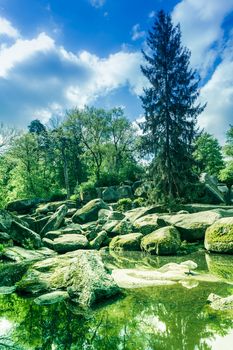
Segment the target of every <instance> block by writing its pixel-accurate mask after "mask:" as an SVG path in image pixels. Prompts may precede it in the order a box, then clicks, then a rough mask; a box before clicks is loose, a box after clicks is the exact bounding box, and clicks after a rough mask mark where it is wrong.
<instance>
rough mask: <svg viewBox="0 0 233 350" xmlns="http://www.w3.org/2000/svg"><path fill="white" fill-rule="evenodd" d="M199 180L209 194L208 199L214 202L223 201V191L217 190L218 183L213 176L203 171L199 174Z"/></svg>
mask: <svg viewBox="0 0 233 350" xmlns="http://www.w3.org/2000/svg"><path fill="white" fill-rule="evenodd" d="M200 182H201V183H203V184H204V185H205V188H206V190H207V192H208V194H209V196H208V197H209V200H210V199H211V200H212V202H213V203H214V204H215V203H224V202H225V196H224V193H223V192H222V191H220V190H219V188H218V183H217V181H216V180H215V178H214V177H213V176H210V175H208V174H207V173H203V174H201V177H200Z"/></svg>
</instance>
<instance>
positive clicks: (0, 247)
mask: <svg viewBox="0 0 233 350" xmlns="http://www.w3.org/2000/svg"><path fill="white" fill-rule="evenodd" d="M4 249H5V247H4V245H3V244H1V243H0V253H2V252H3V251H4Z"/></svg>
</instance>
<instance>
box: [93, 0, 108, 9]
mask: <svg viewBox="0 0 233 350" xmlns="http://www.w3.org/2000/svg"><path fill="white" fill-rule="evenodd" d="M89 1H90V3H91V5H92V6H93V7H96V8H99V7H102V6H103V5H104V4H105V1H106V0H89Z"/></svg>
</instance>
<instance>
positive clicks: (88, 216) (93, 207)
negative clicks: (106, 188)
mask: <svg viewBox="0 0 233 350" xmlns="http://www.w3.org/2000/svg"><path fill="white" fill-rule="evenodd" d="M101 209H109V206H108V205H107V204H106V203H105V202H104V201H103V200H102V199H100V198H98V199H93V200H92V201H90V202H89V203H87V204H85V205H84V206H83V207H82V208H81V209H79V210H77V212H76V213H75V214H74V215H73V217H72V220H73V222H75V223H79V224H83V223H87V222H89V221H95V220H98V213H99V211H100V210H101Z"/></svg>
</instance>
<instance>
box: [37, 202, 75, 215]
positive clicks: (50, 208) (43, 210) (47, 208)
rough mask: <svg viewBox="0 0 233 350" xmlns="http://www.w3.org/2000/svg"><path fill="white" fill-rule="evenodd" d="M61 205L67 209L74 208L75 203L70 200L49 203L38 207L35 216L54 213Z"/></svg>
mask: <svg viewBox="0 0 233 350" xmlns="http://www.w3.org/2000/svg"><path fill="white" fill-rule="evenodd" d="M62 205H66V206H67V208H68V209H72V208H76V203H75V202H74V201H71V200H66V201H60V202H49V203H46V204H42V205H40V206H39V207H38V208H37V209H36V213H37V214H48V213H49V212H53V213H54V212H55V211H56V210H57V209H58V208H59V207H61V206H62Z"/></svg>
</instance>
